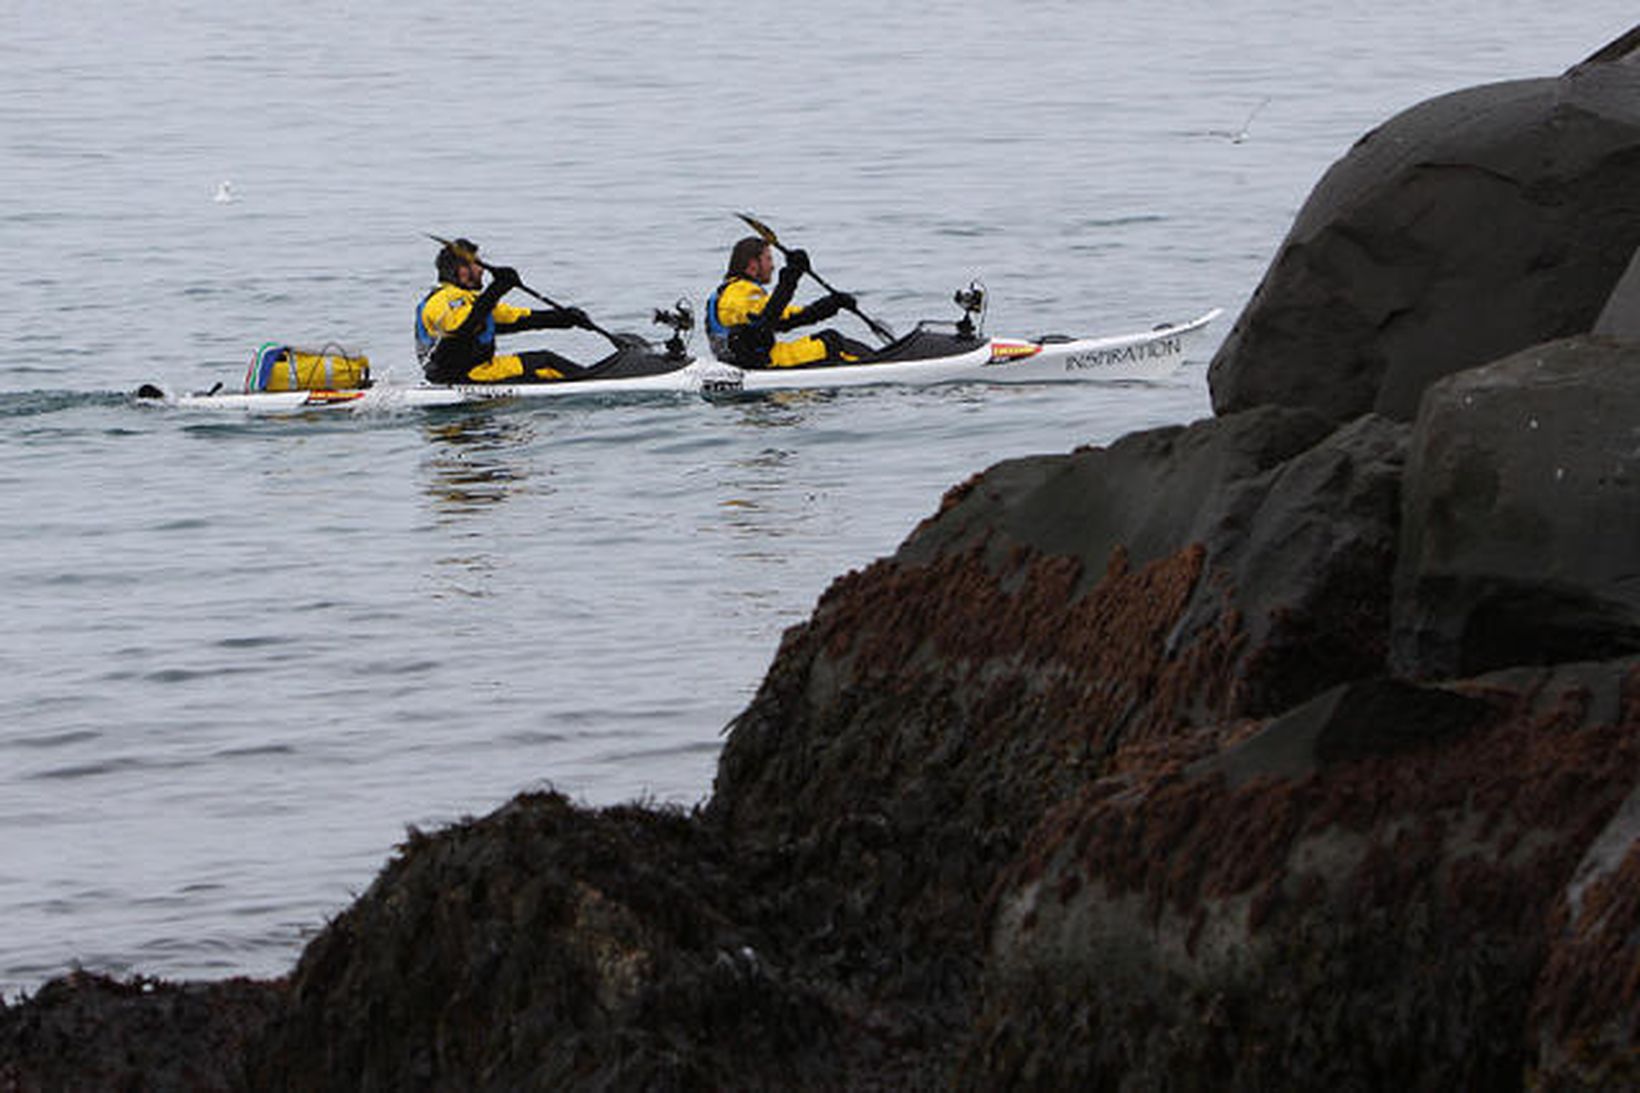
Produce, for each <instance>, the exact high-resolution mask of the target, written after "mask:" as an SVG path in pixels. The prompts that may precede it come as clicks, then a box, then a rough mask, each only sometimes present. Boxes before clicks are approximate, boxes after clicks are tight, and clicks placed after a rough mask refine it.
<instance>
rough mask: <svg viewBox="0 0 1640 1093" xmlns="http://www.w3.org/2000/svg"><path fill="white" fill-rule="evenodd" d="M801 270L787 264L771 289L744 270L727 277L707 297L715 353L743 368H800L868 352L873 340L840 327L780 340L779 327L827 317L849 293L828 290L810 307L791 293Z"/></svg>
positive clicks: (709, 336)
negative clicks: (869, 341)
mask: <svg viewBox="0 0 1640 1093" xmlns="http://www.w3.org/2000/svg"><path fill="white" fill-rule="evenodd" d="M802 275H803V273H802V270H801V269H794V268H793V267H792V266H790V265H787V266H786V267H785V268H783V269H782V270H781V271H780V277H779V279H778V280H777V281H776V282H775V288H774V293H773V294H772V295H771V294H770V293H768V292H766V291H764V289H763V286H762V285H760V284H758V283H757V282H756V281H754V280H752V279H751V278H750V277H747V276H745V275H743V274H739V273H732V274H730V275H729V276H727V277H725V278H724V279H723V282H722V283H721V284H719V285H718V287H717V289H716V290H714V291H713V293H712V295H711V297H710V298H709V299H708V300H707V301H706V337H707V339H708V340H709V341H710V342H711V344H712V352H713V354H715V355H716V356H717V358H718V359H719V360H722V361H728V362H729V363H730V364H733V365H737V366H739V367H741V368H796V367H799V366H801V365H805V364H814V363H817V362H820V361H825V362H828V363H835V364H842V363H844V362H847V361H856V360H859V359H860V358H861V357H863V356H865V355H867V354H869V353H870V352H871V347H870V346H866V345H861V344H860V343H859V342H856V341H854V340H852V339H850V338H845V337H844V336H843V335H841V334H839V333H837V331H835V330H822V331H820V332H819V333H817V334H815V335H813V336H811V337H802V338H793V339H791V340H789V341H776V340H775V334H776V332H780V331H786V330H791V329H793V328H794V327H799V326H808V325H810V324H811V323H822V322H825V321H826V320H827V319H829V318H831V317H832V316H833V315H835V314H837V312H838V311H840V310H841V309H842V308H843V307H844V306H846V305H847V301H848V299H849V298H848V297H846V296H844V295H842V294H841V293H832V294H831V295H829V296H823V297H821V298H820V299H819V300H816V301H815V302H814V303H813V304H810V305H809V306H808V307H802V306H799V305H796V304H793V303H792V302H791V298H792V295H793V294H794V293H795V292H796V291H797V282H798V279H799V278H800V277H802ZM775 316H778V318H775Z"/></svg>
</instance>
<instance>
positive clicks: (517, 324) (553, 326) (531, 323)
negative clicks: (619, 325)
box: [495, 305, 592, 334]
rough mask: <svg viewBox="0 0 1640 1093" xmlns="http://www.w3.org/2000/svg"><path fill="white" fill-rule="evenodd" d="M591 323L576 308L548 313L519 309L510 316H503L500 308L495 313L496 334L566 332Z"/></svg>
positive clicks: (585, 326) (563, 308)
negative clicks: (525, 331)
mask: <svg viewBox="0 0 1640 1093" xmlns="http://www.w3.org/2000/svg"><path fill="white" fill-rule="evenodd" d="M503 306H505V305H503ZM591 322H592V318H591V316H589V315H588V314H587V313H586V312H584V311H582V310H581V309H580V308H578V307H559V308H553V309H552V310H550V311H531V310H529V309H528V308H522V307H521V308H516V309H513V314H511V315H503V314H502V310H501V308H497V309H496V312H495V331H496V333H497V334H512V333H515V332H516V331H519V330H568V329H569V328H570V327H576V326H578V327H581V328H582V329H586V328H587V327H588V326H589V325H590V324H591Z"/></svg>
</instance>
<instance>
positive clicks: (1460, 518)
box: [1391, 337, 1640, 678]
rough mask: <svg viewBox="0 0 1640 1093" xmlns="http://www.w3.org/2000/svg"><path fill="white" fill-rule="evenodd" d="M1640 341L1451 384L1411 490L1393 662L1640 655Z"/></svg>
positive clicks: (1503, 366) (1413, 461)
mask: <svg viewBox="0 0 1640 1093" xmlns="http://www.w3.org/2000/svg"><path fill="white" fill-rule="evenodd" d="M1637 422H1640V346H1635V345H1626V344H1622V343H1616V342H1609V341H1605V340H1602V339H1596V338H1590V337H1579V338H1571V339H1566V340H1563V341H1558V342H1553V343H1550V344H1547V345H1541V346H1537V347H1534V348H1532V349H1528V350H1526V351H1524V352H1521V353H1517V354H1515V355H1514V356H1512V357H1509V358H1506V359H1505V360H1502V361H1499V362H1498V363H1496V364H1493V365H1490V366H1488V367H1485V368H1478V369H1473V370H1471V371H1468V372H1464V373H1462V374H1460V375H1457V376H1452V377H1450V378H1448V379H1446V380H1443V381H1441V382H1440V383H1438V384H1436V385H1435V386H1434V387H1433V388H1431V390H1430V392H1429V394H1428V395H1427V396H1426V397H1425V399H1424V405H1423V410H1422V412H1421V413H1420V414H1419V416H1418V421H1417V424H1416V425H1415V426H1414V428H1413V432H1412V441H1411V449H1410V454H1409V456H1408V463H1407V469H1406V475H1405V479H1404V481H1403V483H1402V499H1403V507H1402V528H1401V543H1400V550H1399V559H1398V562H1397V569H1396V576H1395V586H1396V592H1395V601H1394V624H1393V625H1394V637H1393V644H1394V649H1393V655H1392V658H1391V659H1392V663H1393V665H1394V667H1395V669H1396V670H1397V671H1399V672H1401V673H1402V674H1405V675H1408V676H1413V677H1421V678H1441V677H1448V676H1466V675H1473V674H1476V673H1478V672H1483V671H1487V670H1490V669H1493V668H1499V667H1504V666H1507V665H1512V664H1552V663H1556V662H1559V661H1568V660H1584V659H1605V658H1608V657H1612V656H1619V655H1624V654H1627V653H1629V652H1634V651H1640V578H1637V572H1636V560H1637V559H1640V432H1637V425H1636V423H1637Z"/></svg>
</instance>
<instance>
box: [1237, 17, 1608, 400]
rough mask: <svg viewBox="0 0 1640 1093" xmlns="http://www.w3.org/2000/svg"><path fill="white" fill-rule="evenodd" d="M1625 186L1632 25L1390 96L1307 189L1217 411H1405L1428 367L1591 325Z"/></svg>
mask: <svg viewBox="0 0 1640 1093" xmlns="http://www.w3.org/2000/svg"><path fill="white" fill-rule="evenodd" d="M1636 192H1640V28H1637V29H1636V31H1634V32H1631V33H1630V34H1629V35H1626V36H1624V38H1622V39H1619V41H1617V42H1614V43H1613V44H1612V45H1611V46H1609V47H1607V48H1606V49H1604V50H1602V51H1600V52H1599V53H1597V54H1596V55H1595V56H1594V57H1591V58H1590V59H1589V60H1588V61H1586V62H1584V63H1582V64H1580V65H1578V66H1576V67H1575V68H1573V69H1571V70H1570V71H1568V72H1567V73H1565V74H1564V75H1562V76H1560V77H1558V78H1543V79H1531V80H1520V81H1513V82H1509V83H1500V84H1493V85H1489V86H1485V87H1476V88H1470V89H1468V90H1463V91H1458V92H1454V93H1452V94H1449V95H1444V96H1441V97H1439V98H1436V99H1432V100H1429V101H1427V102H1425V103H1423V104H1421V105H1418V106H1415V107H1413V108H1411V109H1409V110H1407V111H1405V112H1404V113H1402V114H1400V115H1398V116H1396V117H1395V118H1392V119H1391V120H1390V121H1388V122H1386V123H1384V124H1383V125H1381V126H1379V127H1378V128H1376V129H1374V130H1372V131H1371V132H1370V133H1368V134H1367V135H1366V136H1364V137H1362V138H1361V140H1360V141H1358V142H1357V143H1356V145H1355V146H1354V147H1353V148H1352V149H1350V151H1349V152H1348V153H1347V154H1346V155H1345V156H1344V158H1343V159H1341V160H1340V161H1338V162H1337V163H1336V164H1334V165H1333V167H1332V168H1331V169H1330V170H1328V172H1327V173H1326V175H1325V176H1324V177H1323V178H1322V180H1321V182H1320V183H1319V184H1318V185H1317V186H1316V188H1315V191H1314V192H1313V193H1312V194H1311V195H1310V198H1309V200H1308V201H1306V202H1305V204H1304V207H1303V209H1302V210H1301V211H1300V213H1299V215H1298V219H1297V221H1296V222H1295V223H1294V224H1293V227H1292V229H1291V230H1290V231H1289V233H1288V235H1287V237H1286V239H1285V240H1284V241H1283V242H1282V244H1281V247H1280V249H1279V251H1278V253H1277V255H1276V258H1275V261H1274V262H1273V263H1272V265H1271V266H1270V269H1269V270H1268V272H1266V274H1265V276H1264V279H1263V280H1262V282H1261V283H1260V284H1259V286H1258V288H1257V290H1256V291H1255V292H1254V293H1253V296H1252V298H1251V300H1250V301H1249V302H1248V304H1247V307H1246V308H1245V310H1244V311H1243V312H1242V314H1241V316H1240V317H1239V318H1238V319H1237V320H1236V323H1235V325H1234V327H1233V328H1232V330H1231V331H1230V333H1229V335H1228V336H1227V337H1226V339H1225V341H1224V343H1223V344H1222V345H1221V347H1220V348H1219V351H1218V352H1217V354H1216V355H1215V356H1214V358H1213V361H1212V364H1211V366H1210V370H1209V383H1210V386H1211V389H1212V400H1213V408H1214V410H1215V411H1216V412H1218V413H1220V414H1228V413H1233V412H1236V411H1239V410H1244V409H1248V408H1250V407H1253V406H1260V405H1265V404H1272V403H1273V404H1277V405H1283V406H1306V407H1311V408H1314V409H1316V410H1318V411H1319V412H1321V413H1322V414H1324V415H1326V416H1327V417H1328V418H1330V419H1331V420H1334V421H1345V420H1348V419H1350V418H1353V417H1355V416H1357V415H1360V414H1364V413H1367V412H1369V411H1370V412H1375V413H1379V414H1383V415H1385V416H1388V417H1390V418H1393V419H1395V420H1398V421H1410V420H1412V418H1413V417H1414V415H1415V414H1416V413H1417V409H1418V400H1419V398H1420V397H1421V396H1422V394H1423V391H1424V390H1425V388H1427V387H1428V386H1429V385H1430V384H1431V383H1432V382H1433V381H1434V380H1436V379H1438V378H1440V377H1442V376H1445V375H1449V374H1451V373H1454V372H1459V371H1462V370H1464V369H1466V368H1472V367H1475V366H1477V365H1482V364H1486V363H1488V362H1490V361H1494V360H1497V359H1498V358H1500V357H1503V356H1506V355H1508V354H1510V353H1513V352H1516V351H1518V350H1521V349H1524V348H1526V347H1528V346H1532V345H1536V344H1538V343H1540V342H1546V341H1550V340H1553V339H1557V338H1562V337H1567V336H1570V335H1575V334H1583V333H1587V332H1589V331H1590V330H1591V328H1592V327H1593V326H1594V324H1595V322H1596V320H1597V318H1598V317H1599V316H1600V314H1601V312H1602V309H1603V308H1604V307H1605V305H1606V302H1607V299H1608V297H1609V296H1610V295H1611V293H1612V290H1613V287H1614V286H1615V285H1616V284H1617V282H1618V280H1619V278H1620V277H1621V276H1622V275H1623V273H1624V271H1625V270H1626V269H1627V268H1628V265H1629V262H1630V259H1631V258H1632V257H1633V256H1634V254H1635V248H1636V246H1637V245H1640V203H1637V202H1636V201H1635V200H1634V194H1635V193H1636Z"/></svg>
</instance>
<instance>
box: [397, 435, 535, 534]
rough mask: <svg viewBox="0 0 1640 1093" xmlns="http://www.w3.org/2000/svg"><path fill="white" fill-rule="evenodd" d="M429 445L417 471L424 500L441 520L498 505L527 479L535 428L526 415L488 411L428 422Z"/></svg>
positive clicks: (455, 517) (459, 516) (468, 514)
mask: <svg viewBox="0 0 1640 1093" xmlns="http://www.w3.org/2000/svg"><path fill="white" fill-rule="evenodd" d="M424 431H425V433H426V436H427V439H428V441H430V442H431V444H432V447H431V450H430V451H429V453H428V455H427V458H426V459H425V460H423V461H422V468H423V470H424V471H426V472H427V481H426V484H425V486H424V489H425V490H426V493H427V496H428V497H430V498H432V499H433V503H434V505H435V506H436V507H437V509H438V510H439V512H440V514H441V515H442V516H443V517H444V518H446V519H459V518H462V517H465V516H470V515H472V514H474V513H477V512H482V511H483V510H485V509H487V508H489V507H490V506H492V505H497V504H500V503H501V502H502V501H505V500H506V499H507V498H508V497H510V496H511V495H512V494H513V493H515V492H517V491H518V490H519V489H521V488H522V487H523V483H525V482H526V481H528V479H529V462H530V461H529V457H528V455H527V452H528V449H529V447H530V445H531V444H533V443H534V441H535V427H534V425H533V424H532V423H531V419H530V418H529V417H528V416H525V415H520V414H509V415H503V416H498V415H496V414H495V413H494V412H492V411H489V410H483V411H476V412H465V413H463V414H462V415H461V416H460V417H455V418H450V419H443V420H434V421H429V422H428V423H427V425H426V426H425V430H424Z"/></svg>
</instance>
